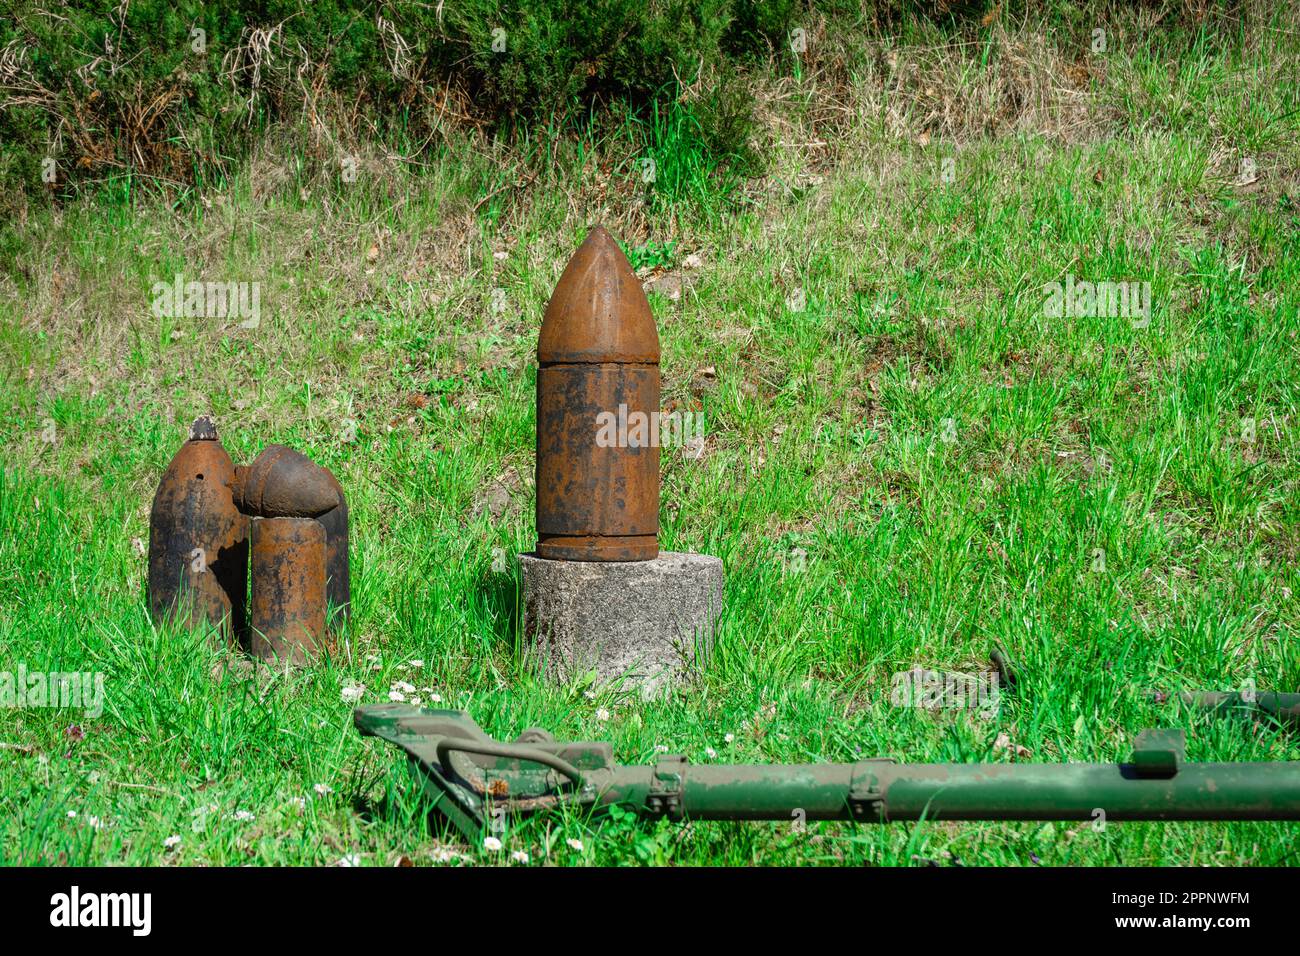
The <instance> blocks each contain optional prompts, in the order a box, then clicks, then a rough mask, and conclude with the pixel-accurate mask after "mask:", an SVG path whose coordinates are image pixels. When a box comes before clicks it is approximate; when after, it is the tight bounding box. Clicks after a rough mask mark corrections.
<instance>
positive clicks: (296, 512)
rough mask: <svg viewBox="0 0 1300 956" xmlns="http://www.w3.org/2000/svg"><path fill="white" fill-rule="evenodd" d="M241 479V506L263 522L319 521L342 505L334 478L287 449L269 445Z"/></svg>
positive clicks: (239, 500) (245, 469) (243, 473)
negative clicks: (296, 519)
mask: <svg viewBox="0 0 1300 956" xmlns="http://www.w3.org/2000/svg"><path fill="white" fill-rule="evenodd" d="M239 477H240V482H239V487H238V492H239V498H238V502H237V503H238V504H239V507H240V508H242V509H243V510H244V512H245V513H246V514H250V515H257V516H258V517H259V518H316V517H319V516H320V515H323V514H324V513H325V512H327V511H329V510H330V509H332V508H335V507H337V506H338V503H339V490H338V487H339V486H338V482H337V481H335V480H334V476H333V475H331V474H330V473H329V472H328V471H326V470H325V469H324V468H322V467H321V466H320V465H318V464H316V462H314V461H312V460H311V459H310V458H308V457H307V456H306V455H304V454H302V453H301V452H297V451H294V450H293V449H292V448H289V447H287V446H285V445H267V446H266V448H264V449H263V450H262V453H261V454H260V455H258V456H257V458H255V459H254V460H253V463H252V464H251V465H249V466H248V467H247V468H241V469H240V475H239Z"/></svg>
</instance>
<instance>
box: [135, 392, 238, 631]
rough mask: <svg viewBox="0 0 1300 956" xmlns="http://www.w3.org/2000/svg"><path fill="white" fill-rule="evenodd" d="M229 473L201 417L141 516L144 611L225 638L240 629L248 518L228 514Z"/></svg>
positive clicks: (208, 422)
mask: <svg viewBox="0 0 1300 956" xmlns="http://www.w3.org/2000/svg"><path fill="white" fill-rule="evenodd" d="M234 483H235V466H234V464H233V463H232V462H231V460H230V456H229V455H228V454H226V450H225V449H224V448H223V447H221V442H220V441H219V440H218V439H217V429H216V425H215V424H214V423H213V421H212V419H211V418H208V417H207V416H203V417H201V418H199V419H198V420H196V421H195V422H194V424H193V425H192V426H190V439H189V441H187V442H185V444H183V445H182V446H181V448H180V451H178V452H177V453H176V457H175V458H173V459H172V460H171V464H169V465H168V466H167V471H166V472H164V474H163V477H162V481H161V482H159V484H158V491H157V493H156V494H155V495H154V499H153V507H152V509H151V510H150V512H149V583H148V588H149V610H150V612H151V613H152V614H153V616H154V619H155V620H159V621H161V620H162V619H164V618H166V617H168V616H169V615H171V614H173V613H175V614H176V615H177V616H178V617H181V618H182V619H183V620H185V621H186V622H187V623H188V624H190V625H191V626H193V625H196V624H198V623H200V622H206V623H208V624H210V625H211V626H212V627H214V628H217V629H219V630H220V631H221V632H222V633H223V634H225V635H226V636H230V635H231V634H238V633H239V632H241V631H242V630H243V629H244V623H245V615H246V612H247V606H246V603H245V600H246V599H245V595H246V593H247V584H248V518H247V517H245V516H244V515H243V514H240V512H239V509H238V508H237V507H236V506H235V501H234V493H233V491H232V488H233V485H234Z"/></svg>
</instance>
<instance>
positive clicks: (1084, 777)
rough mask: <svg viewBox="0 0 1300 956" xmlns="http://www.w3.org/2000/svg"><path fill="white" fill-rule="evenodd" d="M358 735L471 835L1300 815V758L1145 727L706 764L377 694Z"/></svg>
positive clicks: (359, 712) (358, 720) (361, 714)
mask: <svg viewBox="0 0 1300 956" xmlns="http://www.w3.org/2000/svg"><path fill="white" fill-rule="evenodd" d="M353 719H354V722H355V724H356V727H357V729H358V730H359V731H360V732H361V733H362V734H363V735H366V736H372V737H378V738H379V739H380V740H383V741H386V742H387V743H390V744H393V745H394V746H397V747H399V748H401V749H402V750H403V751H404V752H405V753H406V756H407V757H408V758H409V760H410V762H411V765H412V767H413V769H414V770H415V771H416V773H417V775H418V777H419V779H420V781H421V786H422V788H423V792H424V794H425V796H426V797H427V798H428V801H429V803H430V806H431V809H432V810H433V811H434V812H435V813H437V814H438V815H440V816H441V817H442V818H443V819H445V820H446V821H447V822H448V823H450V824H451V825H452V826H454V827H455V828H456V829H457V830H458V831H460V833H461V834H462V835H463V836H465V837H466V838H467V839H469V840H476V839H478V838H479V837H480V836H481V835H482V834H483V832H484V830H485V828H486V826H487V824H488V821H489V820H490V819H491V818H492V816H493V813H494V812H495V811H497V810H498V809H504V810H505V811H506V812H507V813H509V814H512V815H513V814H531V813H538V812H543V811H547V810H557V809H561V808H566V807H567V808H572V809H575V810H590V811H597V810H602V809H608V808H609V807H611V806H614V805H620V806H623V807H625V808H626V809H629V810H631V811H632V812H634V813H636V814H637V815H638V816H640V817H643V818H648V819H656V818H661V817H667V818H669V819H672V820H686V819H693V820H788V819H790V817H791V815H792V814H793V813H794V812H796V811H797V810H802V811H803V814H804V815H805V817H806V819H808V820H853V821H856V822H858V823H892V822H896V821H905V820H923V819H924V820H1092V819H1095V818H1096V817H1097V815H1098V811H1099V810H1100V811H1101V812H1103V813H1104V814H1105V818H1106V819H1107V820H1108V821H1123V820H1300V761H1289V762H1272V763H1263V762H1256V763H1189V762H1187V760H1186V759H1185V738H1184V735H1183V732H1182V731H1181V730H1144V731H1142V732H1141V733H1140V734H1138V736H1137V740H1136V742H1135V746H1134V750H1133V756H1132V758H1131V759H1130V760H1129V761H1127V762H1124V763H1109V764H1103V763H1062V764H1034V763H1016V764H981V763H954V764H905V763H897V762H895V761H894V760H893V759H891V758H888V757H883V758H872V759H868V760H860V761H858V762H856V763H851V764H833V763H825V764H736V765H724V764H703V765H696V764H691V763H689V762H688V760H687V759H686V757H684V756H661V757H659V759H658V760H657V761H656V762H655V763H654V764H653V765H648V764H647V765H641V766H627V765H622V764H618V763H616V762H615V761H614V755H613V748H612V747H611V746H610V744H608V743H603V742H593V741H575V742H564V741H557V740H555V739H554V737H552V736H551V734H549V733H548V732H546V731H544V730H540V729H530V730H525V731H524V732H523V733H522V734H520V736H519V738H518V739H517V740H515V741H514V742H513V743H501V742H499V741H496V740H493V739H492V738H491V737H489V736H488V735H487V734H485V733H484V732H483V731H482V730H481V729H480V728H479V726H478V725H477V724H476V723H475V722H474V720H473V719H472V718H471V717H470V716H469V714H467V713H465V712H464V711H459V710H425V709H420V708H417V707H412V706H409V705H405V704H371V705H367V706H364V707H358V708H357V709H356V710H355V711H354V714H353Z"/></svg>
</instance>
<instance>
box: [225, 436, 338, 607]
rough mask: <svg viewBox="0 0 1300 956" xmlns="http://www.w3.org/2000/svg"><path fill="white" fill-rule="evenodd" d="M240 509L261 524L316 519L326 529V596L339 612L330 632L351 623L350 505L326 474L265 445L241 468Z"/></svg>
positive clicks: (306, 461)
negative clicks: (268, 520) (263, 521)
mask: <svg viewBox="0 0 1300 956" xmlns="http://www.w3.org/2000/svg"><path fill="white" fill-rule="evenodd" d="M236 471H237V472H238V481H237V491H236V496H235V501H236V503H238V504H239V506H240V507H241V508H242V509H243V510H244V511H245V512H246V513H248V514H250V515H257V516H258V517H262V518H316V519H317V520H318V521H320V523H321V524H322V525H324V526H325V552H326V557H325V572H326V577H327V583H326V596H327V597H328V599H329V602H330V604H332V605H333V606H334V607H335V608H337V609H338V612H337V613H336V615H335V617H334V619H333V621H332V622H331V624H332V626H334V627H339V626H342V624H343V623H344V622H345V621H346V620H347V618H348V615H349V613H350V608H351V604H352V583H351V572H350V568H349V563H348V502H347V498H346V497H345V496H344V494H343V486H342V485H340V484H339V483H338V479H336V478H335V477H334V474H333V473H332V472H331V471H330V470H329V469H328V468H322V467H321V466H320V465H318V464H316V463H315V462H314V461H312V460H311V459H310V458H308V457H307V456H306V455H304V454H302V453H301V452H297V451H294V450H293V449H292V448H289V447H287V446H285V445H267V446H266V448H265V449H263V451H262V453H261V454H260V455H258V456H257V458H256V459H255V460H254V461H253V463H252V464H251V465H249V466H248V467H247V468H238V469H236Z"/></svg>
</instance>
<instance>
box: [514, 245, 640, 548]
mask: <svg viewBox="0 0 1300 956" xmlns="http://www.w3.org/2000/svg"><path fill="white" fill-rule="evenodd" d="M537 365H538V369H537V539H538V540H537V555H538V557H542V558H554V559H561V560H570V561H648V560H651V559H653V558H655V557H658V555H659V447H658V443H657V442H656V441H651V440H649V438H650V429H649V422H651V421H654V422H656V423H657V419H658V412H659V336H658V333H657V332H656V331H655V323H654V315H653V314H652V313H651V312H650V304H649V303H648V302H647V301H646V297H645V293H644V292H642V291H641V283H640V282H639V281H638V280H637V277H636V273H634V272H633V271H632V266H631V264H629V263H628V261H627V258H626V257H625V256H624V255H623V253H622V251H621V250H620V249H619V247H618V244H617V243H616V242H615V241H614V238H613V236H611V235H610V234H609V233H608V232H606V231H605V230H604V229H603V228H601V227H600V226H597V227H595V228H594V229H592V231H591V233H590V234H589V235H588V236H587V239H586V241H585V242H583V244H582V245H581V246H580V247H579V248H578V251H577V252H575V253H574V255H573V258H572V259H570V260H569V264H568V266H567V267H565V270H564V274H563V275H562V276H560V281H559V283H558V284H557V285H556V287H555V292H554V294H552V296H551V301H550V303H549V304H548V305H547V306H546V315H545V317H544V318H543V321H542V331H541V335H540V336H539V339H538V343H537ZM655 430H656V431H657V429H655Z"/></svg>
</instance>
